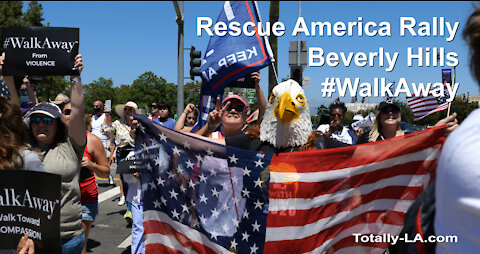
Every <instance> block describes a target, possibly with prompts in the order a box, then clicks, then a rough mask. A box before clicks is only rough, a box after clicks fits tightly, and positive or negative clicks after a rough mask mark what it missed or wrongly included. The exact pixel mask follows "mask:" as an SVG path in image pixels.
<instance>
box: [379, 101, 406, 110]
mask: <svg viewBox="0 0 480 254" xmlns="http://www.w3.org/2000/svg"><path fill="white" fill-rule="evenodd" d="M388 106H393V107H395V108H397V109H398V110H399V111H400V110H401V108H400V105H398V103H396V102H395V101H394V100H386V101H382V102H381V103H380V105H379V106H378V109H379V110H380V111H382V110H383V109H384V108H385V107H388Z"/></svg>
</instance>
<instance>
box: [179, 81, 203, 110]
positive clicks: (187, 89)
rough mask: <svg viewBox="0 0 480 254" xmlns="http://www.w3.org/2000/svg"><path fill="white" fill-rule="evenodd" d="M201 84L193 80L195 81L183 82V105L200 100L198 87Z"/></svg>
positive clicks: (196, 102) (199, 87)
mask: <svg viewBox="0 0 480 254" xmlns="http://www.w3.org/2000/svg"><path fill="white" fill-rule="evenodd" d="M201 87H202V84H201V83H200V82H199V81H197V80H195V82H188V83H186V84H185V86H184V88H183V91H184V102H185V105H184V106H187V104H189V103H192V104H195V105H197V104H198V102H199V101H200V89H201Z"/></svg>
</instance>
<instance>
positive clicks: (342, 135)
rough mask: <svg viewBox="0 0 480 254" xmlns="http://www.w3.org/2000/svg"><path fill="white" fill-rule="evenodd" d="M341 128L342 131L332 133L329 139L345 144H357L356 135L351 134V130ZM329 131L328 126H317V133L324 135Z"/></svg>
mask: <svg viewBox="0 0 480 254" xmlns="http://www.w3.org/2000/svg"><path fill="white" fill-rule="evenodd" d="M341 127H342V130H341V131H334V132H333V133H332V136H331V137H332V138H334V139H336V140H338V141H340V142H343V143H345V144H349V145H355V144H356V143H357V135H356V134H355V132H353V131H352V130H350V129H348V128H347V127H345V126H343V125H342V126H341ZM329 129H330V125H329V124H322V125H320V126H318V128H317V131H320V132H322V133H323V134H325V133H327V132H328V130H329Z"/></svg>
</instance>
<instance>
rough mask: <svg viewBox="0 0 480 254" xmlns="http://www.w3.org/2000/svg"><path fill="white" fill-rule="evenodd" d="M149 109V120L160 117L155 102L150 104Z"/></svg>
mask: <svg viewBox="0 0 480 254" xmlns="http://www.w3.org/2000/svg"><path fill="white" fill-rule="evenodd" d="M150 109H151V111H152V116H151V117H150V119H151V120H153V119H156V118H158V117H160V113H158V105H157V103H155V102H154V103H152V104H151V105H150Z"/></svg>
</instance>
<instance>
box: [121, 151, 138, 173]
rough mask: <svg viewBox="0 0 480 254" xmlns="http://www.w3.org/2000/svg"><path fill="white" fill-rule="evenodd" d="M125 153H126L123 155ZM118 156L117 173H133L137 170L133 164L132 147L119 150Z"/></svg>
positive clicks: (133, 154)
mask: <svg viewBox="0 0 480 254" xmlns="http://www.w3.org/2000/svg"><path fill="white" fill-rule="evenodd" d="M125 154H127V155H126V156H125ZM120 155H121V156H120V158H121V159H120V158H119V159H118V166H117V173H118V174H133V173H135V172H137V166H136V164H135V153H134V152H133V148H131V149H124V150H123V151H121V152H120Z"/></svg>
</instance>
